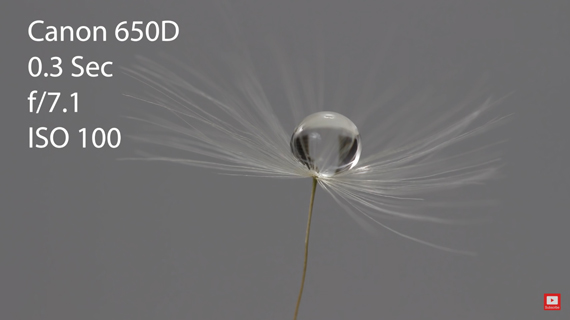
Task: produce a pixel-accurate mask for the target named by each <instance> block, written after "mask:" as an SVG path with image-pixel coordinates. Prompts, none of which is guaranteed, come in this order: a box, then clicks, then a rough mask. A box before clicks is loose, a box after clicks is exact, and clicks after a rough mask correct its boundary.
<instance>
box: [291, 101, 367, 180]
mask: <svg viewBox="0 0 570 320" xmlns="http://www.w3.org/2000/svg"><path fill="white" fill-rule="evenodd" d="M291 152H293V154H294V155H295V157H296V158H297V159H299V161H301V162H302V163H303V164H304V165H306V166H307V168H309V169H310V170H313V171H315V172H316V173H317V174H318V175H320V176H323V177H330V176H333V175H334V174H336V173H339V172H342V171H346V170H348V169H350V168H352V167H354V166H355V165H356V164H357V163H358V160H359V159H360V152H361V143H360V134H359V133H358V128H356V125H354V123H353V122H352V121H350V119H348V118H347V117H345V116H343V115H342V114H339V113H336V112H330V111H324V112H317V113H313V114H311V115H309V116H308V117H306V118H305V119H303V121H301V123H300V124H299V125H298V126H297V128H295V132H293V135H292V136H291Z"/></svg>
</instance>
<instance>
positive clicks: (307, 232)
mask: <svg viewBox="0 0 570 320" xmlns="http://www.w3.org/2000/svg"><path fill="white" fill-rule="evenodd" d="M315 191H317V178H315V177H313V189H312V190H311V203H310V204H309V218H308V220H307V231H306V232H305V261H304V262H303V278H302V279H301V289H299V297H298V298H297V306H296V307H295V317H293V320H297V314H298V313H299V306H300V305H301V296H303V288H304V287H305V275H306V274H307V260H308V258H309V234H310V233H311V218H312V217H313V203H314V202H315Z"/></svg>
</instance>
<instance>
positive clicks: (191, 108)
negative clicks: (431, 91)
mask: <svg viewBox="0 0 570 320" xmlns="http://www.w3.org/2000/svg"><path fill="white" fill-rule="evenodd" d="M174 63H176V66H177V68H176V69H169V68H166V67H164V66H162V65H161V64H158V63H156V62H153V61H151V60H148V59H143V58H140V63H139V64H138V65H136V66H135V67H133V68H131V69H126V70H125V73H126V74H127V75H129V76H131V77H133V78H134V79H136V80H138V81H140V82H141V83H142V84H144V85H145V87H147V89H149V94H147V95H146V96H140V95H136V96H135V95H129V96H131V97H133V98H136V99H139V100H142V101H145V102H148V103H150V104H152V105H154V106H158V107H160V108H163V109H164V110H166V111H168V112H169V113H171V114H172V115H174V118H175V119H177V121H170V120H166V119H164V118H163V117H158V116H150V117H147V118H138V119H137V120H140V121H142V122H144V123H146V124H150V125H151V126H153V127H154V128H160V129H163V130H164V131H165V132H167V133H169V134H167V135H160V136H159V135H148V136H142V135H137V136H136V137H135V138H136V139H138V140H140V141H143V142H148V143H153V144H156V145H160V146H167V147H171V148H175V149H178V150H181V151H185V152H190V153H191V154H193V155H194V157H193V158H192V159H189V158H187V157H180V158H174V157H163V156H153V155H148V154H145V156H144V157H143V158H138V159H144V160H158V161H170V162H175V163H180V164H187V165H192V166H198V167H205V168H212V169H216V170H220V171H224V172H226V173H228V174H234V175H250V176H260V177H279V178H311V179H312V189H311V199H310V207H309V215H308V222H307V229H306V234H305V256H304V264H303V274H302V281H301V288H300V291H299V295H298V299H297V304H296V308H295V316H294V318H295V319H296V318H297V315H298V312H299V306H300V303H301V296H302V293H303V288H304V283H305V275H306V270H307V260H308V249H309V234H310V227H311V217H312V211H313V203H314V197H315V193H316V188H317V184H318V185H320V186H321V187H322V189H323V190H325V191H326V192H327V193H328V194H329V195H331V196H332V198H333V199H334V200H335V201H336V202H337V203H338V204H339V205H340V206H341V207H342V208H344V209H345V210H346V212H347V213H348V214H350V215H351V216H352V217H353V218H354V219H355V220H356V221H357V222H358V223H359V224H361V225H362V226H364V227H365V228H367V229H370V228H372V227H373V226H374V225H376V226H380V227H382V228H384V230H388V231H390V232H392V233H394V234H397V235H399V236H402V237H404V238H406V239H409V240H413V241H415V242H418V243H421V244H424V245H427V246H431V247H434V248H437V249H441V250H446V251H451V252H459V253H467V254H470V253H469V252H464V251H459V250H455V249H451V248H447V247H444V246H440V245H437V244H433V243H430V242H427V241H424V240H421V239H417V238H414V237H411V236H409V235H406V234H404V233H402V232H399V231H397V230H395V229H394V228H392V227H390V226H388V225H387V224H386V223H385V222H383V221H382V220H383V218H398V219H412V220H417V221H427V222H436V223H445V222H448V219H445V218H442V217H438V216H432V215H423V214H417V213H416V209H417V208H418V207H426V206H427V204H428V202H426V201H425V200H424V196H426V195H428V194H430V193H432V192H433V191H438V190H445V189H455V188H457V187H460V186H463V185H469V184H478V183H481V182H482V181H485V180H488V179H490V178H492V177H494V176H495V175H496V172H497V169H498V167H499V160H500V158H499V156H498V154H497V153H495V152H493V147H494V146H496V144H497V143H495V142H494V143H491V144H487V145H484V146H482V147H479V148H473V149H471V150H468V151H461V152H451V153H446V152H445V151H448V150H449V149H450V148H452V147H453V146H454V145H457V144H458V143H459V142H462V141H465V140H467V139H469V138H472V137H474V136H476V135H479V134H481V133H484V132H486V131H487V130H489V129H491V128H492V127H494V126H496V125H498V124H500V123H502V122H503V121H504V120H505V118H506V117H498V118H488V119H487V120H486V121H485V122H483V123H481V122H477V121H478V120H479V119H481V118H483V115H484V114H485V113H486V111H487V110H489V109H490V108H491V107H492V106H493V105H494V104H496V103H497V101H492V100H490V99H489V100H486V101H484V102H483V103H481V104H480V105H479V106H478V107H476V108H474V109H472V110H471V111H470V112H467V113H465V110H467V108H468V107H469V106H472V105H473V103H472V101H473V100H474V98H473V97H472V96H470V97H468V99H467V100H466V101H465V102H464V103H461V104H459V105H458V106H457V108H456V109H455V110H454V111H453V112H447V113H446V114H444V115H442V116H441V117H438V118H434V119H432V120H430V121H426V120H425V118H423V117H422V112H425V111H423V110H421V109H419V108H416V109H414V108H411V107H407V108H404V107H403V108H401V109H399V111H397V112H395V113H394V114H393V115H392V117H388V118H387V120H385V122H383V123H380V124H378V125H377V126H375V127H374V130H371V131H370V132H371V133H370V135H369V136H368V138H373V139H369V141H370V145H369V146H367V148H369V149H368V151H367V153H368V156H366V157H363V158H361V153H362V150H363V148H362V142H361V136H360V132H359V129H358V128H357V126H356V125H355V124H354V123H353V122H352V121H351V120H350V119H349V118H347V117H345V116H344V115H341V114H339V113H337V112H332V111H324V110H323V109H324V107H323V105H324V103H323V101H322V96H323V94H322V89H321V88H319V86H318V85H317V86H316V88H315V87H314V86H312V85H311V82H310V81H309V80H307V79H306V78H303V79H300V81H295V79H293V77H294V76H293V75H292V73H291V71H290V70H289V68H281V69H282V71H284V88H283V89H284V91H285V93H286V96H287V97H288V99H289V103H290V105H291V106H293V108H294V110H292V111H293V112H292V114H293V117H294V118H295V117H297V118H298V115H300V114H303V113H304V116H305V118H304V119H303V120H301V121H300V122H298V125H297V127H296V128H295V129H294V131H293V133H292V135H291V132H287V130H285V129H284V128H283V125H282V123H281V121H280V120H279V119H278V117H277V115H276V114H275V112H274V111H273V109H272V107H271V105H272V104H271V103H270V101H269V99H268V98H267V96H266V95H265V91H264V90H263V86H262V85H261V83H260V81H259V79H258V77H257V76H256V73H255V70H254V68H253V64H252V63H251V60H249V59H234V60H232V61H231V62H230V64H229V66H230V68H231V73H232V74H233V75H234V76H235V79H233V80H232V81H229V82H228V81H227V80H226V79H219V80H216V81H214V80H211V78H210V77H208V76H206V75H205V74H203V73H200V72H198V71H197V70H194V69H193V68H191V67H190V66H188V65H186V64H181V63H179V62H177V61H175V62H174ZM173 70H177V71H176V72H175V71H173ZM179 73H183V74H185V76H181V75H180V74H179ZM294 83H301V85H302V90H298V88H295V87H294V86H293V84H294ZM301 92H303V94H301ZM311 92H314V93H315V94H313V95H311ZM303 95H304V96H306V99H305V100H306V101H305V102H303V101H301V100H302V99H301V98H300V97H301V96H303ZM420 98H421V97H420ZM375 101H381V99H376V100H375ZM422 103H423V100H422V99H418V101H416V102H415V103H413V104H412V105H413V106H418V105H421V104H422ZM300 106H302V107H300ZM302 108H306V109H304V110H303V109H302ZM319 109H320V110H319ZM370 110H371V109H367V110H364V111H363V112H362V113H361V114H358V113H356V116H357V118H359V117H360V118H361V120H360V121H361V122H364V121H365V120H366V119H362V117H366V116H367V115H368V114H369V113H370V112H371V111H370ZM462 112H463V113H464V115H461V113H462ZM402 119H405V121H403V120H402ZM399 126H400V127H399ZM379 130H388V131H387V132H384V133H382V132H380V131H379ZM379 132H380V133H379ZM381 133H382V134H381ZM364 137H365V136H364ZM382 142H384V144H383V145H384V147H383V148H380V147H379V145H381V143H382ZM418 202H420V203H421V206H418V205H416V203H418ZM444 204H447V203H444Z"/></svg>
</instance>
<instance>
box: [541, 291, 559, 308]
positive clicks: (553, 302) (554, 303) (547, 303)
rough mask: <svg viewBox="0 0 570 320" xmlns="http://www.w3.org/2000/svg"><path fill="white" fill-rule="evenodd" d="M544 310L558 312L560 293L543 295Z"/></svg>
mask: <svg viewBox="0 0 570 320" xmlns="http://www.w3.org/2000/svg"><path fill="white" fill-rule="evenodd" d="M544 310H560V293H545V294H544Z"/></svg>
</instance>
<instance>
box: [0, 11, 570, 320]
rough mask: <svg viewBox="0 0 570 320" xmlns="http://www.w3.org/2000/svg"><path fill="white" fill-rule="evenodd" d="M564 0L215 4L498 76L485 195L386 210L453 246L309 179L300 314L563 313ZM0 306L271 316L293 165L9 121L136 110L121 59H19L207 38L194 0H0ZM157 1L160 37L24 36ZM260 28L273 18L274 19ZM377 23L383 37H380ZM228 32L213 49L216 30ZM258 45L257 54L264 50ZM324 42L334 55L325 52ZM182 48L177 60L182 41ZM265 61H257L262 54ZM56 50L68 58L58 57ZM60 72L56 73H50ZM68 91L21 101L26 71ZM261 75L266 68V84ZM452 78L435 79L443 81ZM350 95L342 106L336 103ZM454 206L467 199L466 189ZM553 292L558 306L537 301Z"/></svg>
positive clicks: (243, 20)
mask: <svg viewBox="0 0 570 320" xmlns="http://www.w3.org/2000/svg"><path fill="white" fill-rule="evenodd" d="M564 2H565V1H558V2H554V1H471V2H458V1H402V2H400V1H381V2H380V1H378V3H374V4H373V1H368V2H353V1H350V3H349V2H348V1H344V2H342V1H334V2H333V1H293V2H291V1H277V2H276V1H247V2H246V4H240V5H237V6H235V7H234V9H233V11H232V16H233V17H234V19H235V21H237V22H238V24H240V25H241V26H242V28H243V30H244V34H245V36H244V37H245V38H246V40H247V41H249V42H250V43H252V46H253V48H254V49H255V45H260V44H262V43H263V41H265V40H266V36H269V37H271V36H272V35H276V39H284V40H283V41H284V43H286V46H285V48H286V49H285V50H291V51H295V50H297V51H301V52H303V50H308V49H309V48H310V45H309V44H310V39H311V38H310V37H309V36H307V33H310V32H309V31H308V30H311V28H313V27H314V25H315V24H318V25H319V28H320V30H321V36H322V39H324V42H325V43H326V45H328V46H329V47H328V48H329V49H331V50H330V52H329V54H330V55H331V56H332V57H333V58H335V57H337V58H338V57H345V58H347V59H348V60H349V61H351V62H352V63H354V64H355V65H356V66H357V68H358V67H360V68H366V63H370V61H373V60H374V59H373V58H374V53H375V52H377V50H380V49H381V48H382V46H386V44H389V47H390V50H391V51H390V54H388V55H387V56H386V57H385V58H384V60H383V63H384V64H385V65H387V66H390V68H388V69H389V70H390V72H387V73H386V75H385V77H384V78H382V77H381V79H382V81H385V82H386V83H389V82H390V80H391V79H392V78H393V77H394V76H397V75H398V74H399V73H405V74H406V75H407V76H409V77H410V78H413V79H416V80H418V82H419V83H420V84H421V83H425V84H426V85H427V84H429V82H430V79H435V78H437V77H439V76H441V75H442V74H446V73H448V72H456V74H457V75H456V77H458V79H459V80H460V81H458V82H457V83H469V80H471V79H476V78H477V77H478V76H481V75H482V74H485V75H487V79H488V80H487V82H486V85H487V87H489V88H490V91H491V92H492V93H493V94H494V95H495V96H502V95H505V94H507V93H510V92H514V94H513V95H512V96H510V97H509V98H508V99H507V100H506V101H505V102H504V103H503V104H502V107H501V108H502V109H501V111H500V113H503V112H504V113H505V114H506V113H514V114H515V117H514V118H513V120H512V121H511V122H510V123H509V124H508V125H507V126H506V127H504V128H502V129H501V130H499V131H497V132H496V133H495V134H497V138H499V136H500V137H501V138H504V137H507V138H508V139H509V140H510V142H509V143H508V144H507V145H505V146H503V148H504V151H505V156H504V159H505V161H506V163H507V164H508V165H507V166H506V167H505V168H504V173H505V175H506V177H505V178H504V179H502V180H500V181H497V182H495V183H493V184H492V185H490V186H488V187H486V188H483V189H480V190H479V191H478V192H481V193H483V195H489V196H492V198H494V199H498V200H500V201H501V204H500V205H499V206H498V207H495V208H493V209H485V210H490V211H488V213H490V214H491V215H492V216H493V219H492V221H491V222H489V223H486V224H482V225H475V226H470V227H450V226H448V227H437V226H435V227H434V226H432V225H425V224H412V223H410V224H402V225H401V228H403V231H405V232H407V233H409V234H411V235H414V236H418V237H427V238H429V239H431V240H433V241H435V242H438V243H441V244H447V245H450V246H454V247H459V248H465V249H469V250H475V251H477V252H479V256H477V257H474V258H473V257H465V256H459V255H453V254H449V253H445V252H440V251H436V250H432V249H430V248H427V247H424V246H421V245H417V244H414V243H411V242H409V241H407V240H405V239H402V238H399V237H397V236H394V235H392V234H388V233H386V232H384V233H381V234H380V235H379V236H371V235H369V234H367V233H365V232H363V231H362V229H361V228H360V227H359V226H358V225H357V224H356V223H354V221H352V220H351V219H350V218H349V217H348V216H347V215H346V214H344V212H343V211H342V210H341V209H340V208H337V207H336V206H335V205H334V203H332V201H331V200H330V198H329V197H328V196H326V195H325V194H324V192H322V190H319V191H318V193H317V200H316V204H315V210H316V211H315V217H314V224H313V226H314V229H313V233H312V243H311V254H312V256H311V259H310V262H309V271H308V278H307V279H308V280H307V283H306V291H305V295H304V297H303V303H302V307H301V312H300V319H568V318H570V316H569V315H570V313H569V311H568V310H569V309H570V307H568V301H569V300H568V299H570V277H569V274H568V272H569V271H568V270H570V264H569V263H568V244H569V243H570V236H569V233H568V231H567V230H568V222H569V218H568V213H569V212H568V208H569V195H570V193H569V181H570V180H569V179H570V177H569V175H568V173H569V169H568V163H570V161H569V158H568V154H569V152H568V142H567V138H568V136H569V135H568V134H569V130H568V119H569V117H568V116H569V113H568V107H569V105H568V101H569V99H568V89H569V88H570V81H569V79H570V77H569V74H570V72H569V71H570V70H569V65H570V64H569V63H568V56H569V54H570V50H569V49H570V44H569V43H570V42H569V39H570V38H569V31H570V26H569V22H568V17H569V16H570V10H569V6H568V3H567V2H566V3H564ZM1 11H2V16H3V18H2V31H1V32H2V44H1V48H2V50H1V58H2V73H1V74H2V75H1V77H2V86H1V88H2V98H3V99H2V116H1V120H2V150H3V151H2V157H1V159H2V160H1V161H2V166H1V168H2V169H1V170H2V178H1V181H2V182H1V184H0V185H1V188H2V189H1V193H0V195H1V202H0V203H1V206H2V209H1V224H0V228H1V233H0V237H1V241H0V246H1V250H2V251H1V256H0V257H1V264H0V268H1V273H0V279H1V281H0V294H1V296H0V319H7V320H12V319H81V320H83V319H290V318H292V312H293V308H294V303H295V299H296V295H297V290H298V286H299V279H300V272H301V263H302V250H303V233H304V227H305V223H306V221H305V219H306V216H305V215H306V207H307V204H308V196H309V194H308V193H309V188H310V181H308V180H288V181H282V180H268V179H242V178H236V177H227V176H221V175H218V174H215V173H213V172H211V171H208V170H201V169H196V168H189V167H183V166H177V165H172V164H163V163H150V164H149V163H133V162H121V161H117V160H116V159H117V158H121V157H128V156H132V155H134V153H135V150H136V149H138V148H140V146H137V145H135V144H133V143H132V142H130V141H128V140H125V141H124V143H123V145H122V146H121V148H119V149H117V150H110V149H102V150H94V149H88V150H82V149H80V148H79V147H78V144H77V141H75V142H73V141H72V144H71V146H69V147H68V148H65V149H62V150H53V149H46V150H30V149H28V148H27V130H28V127H29V126H38V125H46V126H57V125H61V126H65V127H67V128H68V129H70V131H71V130H77V129H79V128H81V127H83V126H87V127H91V128H93V127H104V128H109V127H114V126H117V127H119V128H121V130H122V131H123V133H124V134H125V135H127V134H133V133H137V130H140V128H138V127H137V126H136V125H135V124H133V123H131V122H128V121H125V120H124V119H123V118H122V116H125V115H131V114H132V113H133V110H135V107H136V105H137V103H136V102H134V101H132V100H129V99H126V98H124V97H122V96H121V92H122V91H123V90H126V89H130V88H129V84H128V79H126V78H125V77H124V76H122V75H121V74H120V73H119V71H118V70H117V68H114V71H115V77H113V78H111V79H101V78H99V79H90V78H80V79H73V78H71V77H70V76H68V75H66V76H62V77H61V78H58V79H43V78H37V79H34V78H31V77H30V76H29V75H28V74H27V70H26V66H27V61H28V59H29V58H30V57H31V56H35V55H37V56H40V57H43V58H44V59H46V58H48V57H50V56H52V55H58V56H61V57H62V58H64V61H65V59H66V58H67V59H69V58H71V57H73V56H75V55H83V56H85V57H86V59H87V58H89V59H93V60H97V61H106V60H112V61H114V63H115V65H116V66H119V65H129V64H130V63H132V61H133V56H134V55H135V54H144V55H148V56H153V55H155V54H157V53H158V52H160V51H164V52H169V53H176V52H179V50H180V48H185V49H186V50H188V51H191V52H192V53H193V54H196V55H209V54H210V53H212V52H215V51H216V50H226V43H227V29H225V26H224V19H223V18H222V16H221V15H220V10H219V9H218V8H217V7H216V6H215V5H213V4H210V3H209V1H184V2H174V1H93V2H87V1H59V2H57V1H28V2H25V1H24V2H23V1H19V2H15V1H12V2H10V1H8V2H3V3H2V5H1ZM35 19H42V20H45V21H46V24H52V25H57V26H58V25H72V26H78V25H87V26H90V25H104V26H106V27H107V29H108V31H109V32H110V33H111V32H112V31H113V29H114V26H115V25H116V24H117V23H118V22H119V21H123V20H161V19H171V20H175V21H176V22H178V24H179V25H180V27H181V35H180V38H179V39H180V40H179V41H178V40H177V41H175V42H174V43H168V44H161V43H148V42H141V43H137V44H133V43H118V42H116V41H113V40H112V39H109V41H108V42H105V43H101V42H99V43H93V42H88V43H78V42H74V43H69V42H65V43H34V42H32V41H31V40H29V39H28V37H27V26H28V24H29V23H30V22H31V21H33V20H35ZM277 36H279V37H277ZM390 37H391V38H390ZM228 50H229V49H228ZM267 59H268V61H270V60H269V57H268V58H267ZM333 60H334V59H333ZM187 62H188V63H190V64H191V63H193V61H187ZM268 63H269V62H268ZM67 70H69V68H68V69H67ZM67 74H68V73H67ZM34 89H37V90H53V91H62V92H65V93H67V94H69V93H71V92H74V91H78V92H80V96H81V98H82V101H81V105H80V112H79V113H78V114H65V115H64V114H61V113H59V114H51V115H49V114H41V115H31V114H29V113H28V112H27V110H28V109H27V108H28V107H27V101H26V97H27V96H28V94H29V92H30V91H31V90H34ZM271 89H272V90H279V87H278V86H277V85H275V87H271ZM463 89H465V88H462V87H461V85H459V84H458V85H456V86H452V87H450V88H449V90H450V91H451V92H450V94H455V93H460V92H462V91H461V90H463ZM349 108H350V107H349ZM466 210H474V214H475V212H476V211H477V210H476V209H466ZM549 292H554V293H562V309H563V310H562V311H559V312H555V311H550V312H546V311H543V310H542V304H543V294H544V293H549Z"/></svg>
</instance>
